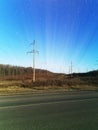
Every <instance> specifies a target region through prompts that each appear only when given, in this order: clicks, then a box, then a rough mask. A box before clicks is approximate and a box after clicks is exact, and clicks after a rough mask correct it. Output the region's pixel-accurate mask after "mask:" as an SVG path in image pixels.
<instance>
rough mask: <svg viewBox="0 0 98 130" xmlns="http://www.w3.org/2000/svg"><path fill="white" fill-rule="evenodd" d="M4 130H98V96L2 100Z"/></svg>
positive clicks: (0, 124)
mask: <svg viewBox="0 0 98 130" xmlns="http://www.w3.org/2000/svg"><path fill="white" fill-rule="evenodd" d="M0 130H98V92H68V93H62V94H60V93H59V94H35V95H20V96H19V95H18V96H0Z"/></svg>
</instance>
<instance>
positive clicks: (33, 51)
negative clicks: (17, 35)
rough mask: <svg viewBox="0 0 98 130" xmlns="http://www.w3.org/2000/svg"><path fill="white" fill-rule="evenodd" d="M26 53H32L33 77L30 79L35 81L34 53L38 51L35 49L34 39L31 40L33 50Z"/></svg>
mask: <svg viewBox="0 0 98 130" xmlns="http://www.w3.org/2000/svg"><path fill="white" fill-rule="evenodd" d="M28 53H33V77H32V80H33V82H35V58H36V53H38V51H36V43H35V40H34V41H33V50H32V51H30V52H28Z"/></svg>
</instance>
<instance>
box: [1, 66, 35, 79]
mask: <svg viewBox="0 0 98 130" xmlns="http://www.w3.org/2000/svg"><path fill="white" fill-rule="evenodd" d="M31 73H32V68H31V67H28V68H25V67H18V66H11V65H3V64H0V79H13V78H17V76H21V77H22V76H25V75H30V74H31Z"/></svg>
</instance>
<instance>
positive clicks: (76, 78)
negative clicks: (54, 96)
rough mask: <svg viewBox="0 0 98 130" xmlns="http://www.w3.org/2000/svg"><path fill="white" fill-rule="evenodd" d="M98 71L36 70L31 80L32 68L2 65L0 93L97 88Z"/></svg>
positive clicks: (0, 69) (0, 70)
mask: <svg viewBox="0 0 98 130" xmlns="http://www.w3.org/2000/svg"><path fill="white" fill-rule="evenodd" d="M97 86H98V71H92V72H89V73H81V74H73V75H72V77H71V76H70V75H66V74H57V73H51V72H49V71H45V70H40V69H37V70H36V82H34V83H33V82H32V68H23V67H13V66H8V65H7V66H3V65H1V68H0V93H8V92H10V93H13V92H14V93H20V92H26V93H27V92H30V93H33V92H34V93H35V92H43V91H45V92H46V91H47V92H49V91H53V90H55V91H72V90H98V87H97Z"/></svg>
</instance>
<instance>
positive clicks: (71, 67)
mask: <svg viewBox="0 0 98 130" xmlns="http://www.w3.org/2000/svg"><path fill="white" fill-rule="evenodd" d="M70 67H71V68H70V71H71V77H72V71H73V70H72V67H73V64H72V61H71V65H70Z"/></svg>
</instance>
